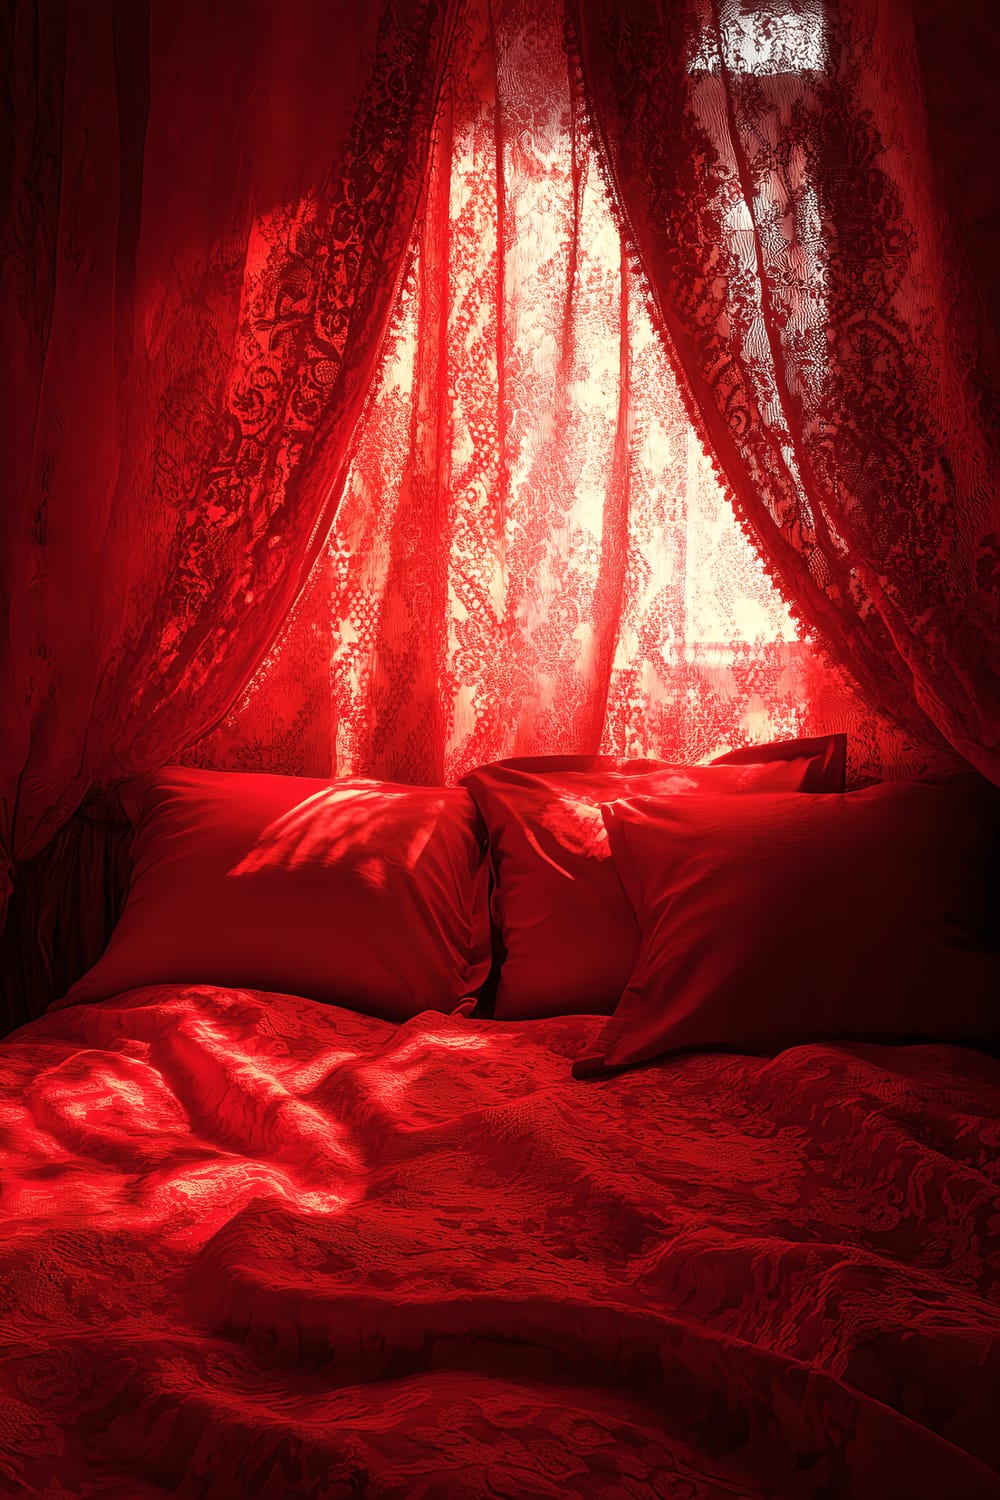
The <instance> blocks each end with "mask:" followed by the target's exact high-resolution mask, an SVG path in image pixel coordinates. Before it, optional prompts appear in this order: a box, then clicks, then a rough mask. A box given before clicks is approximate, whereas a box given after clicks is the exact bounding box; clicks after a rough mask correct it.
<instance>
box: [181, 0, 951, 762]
mask: <svg viewBox="0 0 1000 1500" xmlns="http://www.w3.org/2000/svg"><path fill="white" fill-rule="evenodd" d="M541 9H542V12H543V13H542V14H540V13H539V11H540V8H539V7H537V6H535V5H533V4H530V3H528V0H500V3H498V4H495V5H493V6H492V7H488V6H486V5H484V4H481V3H469V4H467V5H465V6H464V8H463V9H462V12H461V17H460V22H459V26H458V30H457V35H456V39H455V43H454V49H453V52H452V62H451V67H450V69H449V73H448V79H447V84H446V89H445V93H444V96H443V98H442V102H441V106H440V109H439V115H438V120H437V133H436V146H435V151H434V154H433V157H432V161H431V165H430V173H429V180H428V183H427V187H426V194H425V201H424V207H423V212H422V214H421V216H420V219H419V222H418V223H417V225H416V227H415V230H414V234H413V238H412V242H411V247H410V257H409V263H408V271H407V275H406V278H405V282H404V285H403V287H402V290H401V294H400V298H399V302H398V305H397V308H396V314H395V318H394V321H393V324H392V326H391V329H390V332H389V335H388V337H387V339H386V343H385V347H384V350H383V356H382V365H381V376H380V379H379V382H378V385H377V388H376V390H375V391H374V392H373V397H372V399H371V401H370V403H369V406H368V408H367V412H366V415H365V417H364V419H363V422H362V426H361V431H360V435H359V440H358V445H357V448H356V451H355V457H354V462H353V466H352V470H351V474H350V478H349V480H348V483H347V486H346V490H345V494H344V499H343V502H342V504H341V506H340V508H339V510H338V512H337V518H336V522H335V526H334V531H333V534H332V537H331V542H330V547H329V549H328V552H327V553H326V555H325V556H324V558H322V559H321V560H320V562H319V563H318V564H317V568H316V570H315V572H314V575H313V579H312V580H311V583H310V586H309V588H308V589H307V590H306V593H305V595H304V596H303V599H302V600H301V601H300V606H299V609H298V611H297V613H296V616H295V617H294V619H293V621H292V622H291V624H290V626H289V628H288V631H287V632H286V634H285V637H284V638H283V640H282V641H279V643H278V644H277V646H276V648H275V650H274V651H273V652H272V653H271V656H270V657H269V660H268V662H267V663H266V664H265V668H264V670H263V671H262V673H261V674H259V676H258V679H257V681H256V682H255V683H254V684H253V685H252V687H251V689H250V690H249V692H248V693H247V694H246V695H245V696H244V699H243V701H242V703H241V704H240V705H239V706H238V709H237V711H236V712H235V713H234V714H233V715H231V716H230V720H229V723H228V725H226V726H224V727H223V729H222V730H221V731H220V734H219V736H217V737H216V739H215V740H214V742H213V743H212V744H211V745H210V746H208V747H202V753H203V754H204V753H207V754H212V755H215V756H218V755H219V754H220V753H221V754H227V755H229V756H231V757H232V758H233V759H234V760H235V762H236V763H239V764H244V765H248V766H249V765H254V764H261V763H263V762H261V761H260V759H259V755H260V750H259V744H260V736H261V733H262V732H263V733H264V734H267V733H270V734H271V735H272V739H271V741H270V744H269V753H270V754H271V755H272V756H273V755H274V754H275V753H276V752H277V753H278V754H279V755H280V754H282V753H287V754H288V755H289V756H290V757H291V760H290V764H289V769H300V770H311V771H316V772H321V771H329V772H331V773H333V772H336V773H338V774H358V773H365V774H374V775H382V776H389V777H396V778H400V779H404V780H413V781H426V782H436V781H440V780H454V779H455V778H457V777H458V776H460V775H462V774H463V773H464V772H465V771H467V770H468V769H470V768H471V767H472V766H474V765H476V764H479V763H481V762H483V761H487V760H491V759H496V758H499V757H501V756H505V755H510V754H542V753H547V752H591V751H598V750H602V751H605V752H610V753H614V754H619V755H654V756H662V757H665V758H669V759H684V760H700V759H706V758H708V757H710V756H712V755H714V754H717V753H719V752H720V751H723V750H726V749H728V748H731V747H734V746H737V745H742V744H745V743H747V742H752V741H761V740H767V739H771V738H777V737H782V736H792V735H795V734H797V733H812V732H818V731H820V730H824V729H828V728H843V727H845V726H849V727H850V729H851V740H852V756H853V764H852V771H853V775H854V777H855V779H857V778H858V777H863V776H865V775H877V774H883V773H885V772H886V771H887V769H888V770H891V766H892V763H893V761H896V762H902V763H903V764H905V765H907V766H909V767H910V768H911V769H912V768H913V767H914V766H915V765H918V764H925V763H926V761H927V757H928V752H927V751H926V750H925V749H922V748H918V747H916V746H914V745H913V744H911V743H909V742H907V741H906V740H905V738H904V737H903V736H902V735H901V734H900V732H899V731H897V730H895V729H894V728H893V727H891V726H889V725H887V724H885V723H884V722H882V721H881V720H879V719H878V718H877V717H876V716H874V715H873V714H871V712H870V711H868V710H867V709H865V708H864V707H862V706H861V705H860V703H859V702H858V700H857V698H856V697H855V695H854V692H853V689H852V687H851V685H850V683H849V681H848V679H847V677H846V676H845V674H844V673H843V672H841V671H838V670H834V669H833V668H831V667H830V666H829V664H828V663H826V661H825V660H824V659H823V658H822V657H821V656H820V655H819V653H818V652H817V650H816V648H815V647H814V646H813V645H812V644H811V642H810V641H809V639H808V638H807V636H806V635H805V633H804V631H803V630H802V628H801V627H800V626H798V625H797V623H796V622H795V621H794V620H793V619H792V617H791V614H790V613H789V610H788V608H787V606H786V604H785V603H784V601H783V599H782V598H781V597H780V595H779V594H778V593H777V591H776V589H775V587H774V585H773V584H772V582H771V581H770V579H769V578H768V576H767V573H766V572H765V569H764V567H763V565H762V564H761V562H760V561H759V558H758V556H757V554H756V553H755V551H754V550H753V548H752V546H751V544H750V543H749V541H748V540H747V538H746V537H745V536H744V534H743V532H742V530H741V528H740V526H739V524H738V523H737V521H736V519H735V517H734V515H733V511H732V507H731V504H730V501H729V499H728V498H727V496H726V495H725V494H724V493H723V490H722V488H721V487H720V485H719V482H718V481H717V478H716V475H715V473H714V471H713V468H712V464H711V463H710V461H709V460H708V458H707V457H706V456H705V453H704V451H703V449H702V447H701V445H700V443H699V441H698V439H697V437H696V435H695V431H694V428H693V426H692V423H691V421H690V420H689V417H688V413H687V410H686V407H685V401H684V399H683V397H682V393H681V390H680V388H679V386H678V382H677V379H676V377H675V375H674V372H673V370H672V368H671V363H670V360H669V359H668V357H667V354H666V352H665V348H664V345H663V342H662V341H661V339H660V338H659V336H658V334H657V333H656V332H655V331H654V327H653V323H652V321H651V317H650V309H649V307H648V306H647V297H646V292H645V289H644V284H643V281H642V277H641V274H640V273H639V271H638V268H636V267H633V266H630V264H629V262H628V259H627V257H626V254H625V251H624V249H623V243H622V236H621V234H620V232H619V228H618V226H617V224H616V221H615V217H614V215H613V213H612V209H611V204H610V200H609V196H608V192H607V189H606V185H605V183H604V181H603V180H602V175H601V172H600V170H599V166H598V161H597V156H596V153H595V149H594V146H593V143H592V135H591V131H590V127H589V122H588V121H587V119H586V118H585V114H584V110H583V108H582V104H581V98H582V95H581V90H580V87H579V81H578V80H577V79H576V77H575V76H574V72H573V68H572V65H571V63H570V61H569V59H568V57H567V49H566V42H565V37H564V34H563V18H562V16H561V14H560V13H559V10H558V9H557V8H555V7H553V8H551V9H547V8H541ZM800 31H801V33H802V34H801V35H799V34H796V37H795V38H794V39H793V40H794V41H795V46H794V47H791V50H789V44H788V38H787V35H786V34H785V32H784V31H781V30H779V31H778V32H776V33H775V36H774V37H773V38H772V39H771V41H770V42H768V41H767V40H766V38H765V39H764V41H762V40H761V36H760V33H759V32H756V33H755V32H753V30H752V29H751V30H748V31H747V34H746V36H745V37H744V39H743V53H742V54H739V60H740V62H741V65H742V66H745V67H746V68H747V69H751V68H752V69H754V70H756V73H757V75H758V76H760V75H765V76H766V75H767V74H769V73H770V74H774V75H779V81H780V75H781V74H782V71H783V70H786V69H788V68H789V67H792V66H804V65H811V64H810V59H812V60H813V63H815V61H816V60H817V59H818V58H819V57H820V56H821V53H822V47H823V34H822V27H821V26H820V25H819V23H818V21H817V19H816V17H815V15H811V16H806V17H804V18H803V21H802V26H801V27H800ZM737 50H738V49H737ZM743 54H745V55H743ZM710 61H711V60H710V59H709V62H708V63H705V64H704V66H701V65H698V66H700V67H701V71H702V72H703V73H704V74H705V75H706V76H708V75H710V73H711V67H710ZM799 166H800V169H801V163H800V164H799ZM800 219H801V222H800V224H799V235H798V243H799V246H800V250H801V261H802V264H801V265H800V266H799V267H798V270H799V274H800V275H801V277H802V279H803V281H804V283H806V284H807V285H808V287H809V299H810V300H808V302H807V303H804V305H808V311H809V318H810V319H811V323H812V325H814V326H819V325H820V324H821V322H822V314H823V307H822V277H821V275H820V273H819V269H818V260H819V256H820V252H821V245H820V243H819V224H818V209H817V203H816V195H815V192H810V191H808V190H807V191H806V192H805V193H804V194H803V195H802V200H801V211H800ZM678 232H679V233H681V234H683V233H685V232H686V226H685V224H684V223H680V224H679V225H678ZM723 232H724V233H725V235H726V236H727V237H728V240H729V242H730V244H731V245H732V247H733V249H734V253H736V254H737V255H743V254H744V253H745V251H746V246H745V245H744V241H746V242H748V243H749V242H751V241H752V233H753V227H752V224H750V225H748V224H745V223H744V222H743V220H742V219H741V218H740V217H739V214H738V212H736V210H735V209H734V217H733V218H732V220H731V222H727V223H725V224H724V225H723ZM814 375H815V378H816V379H817V380H821V379H822V377H823V369H822V368H816V369H815V371H814ZM306 683H308V684H310V688H309V696H308V710H307V711H305V712H304V711H303V701H304V700H303V693H304V691H305V689H304V684H306ZM283 704H284V705H285V706H284V710H283V709H282V705H283ZM303 735H308V736H309V745H308V749H307V751H306V753H305V754H303V747H302V737H303ZM280 736H283V737H284V741H285V743H284V746H282V745H281V744H280V743H278V739H279V737H280Z"/></svg>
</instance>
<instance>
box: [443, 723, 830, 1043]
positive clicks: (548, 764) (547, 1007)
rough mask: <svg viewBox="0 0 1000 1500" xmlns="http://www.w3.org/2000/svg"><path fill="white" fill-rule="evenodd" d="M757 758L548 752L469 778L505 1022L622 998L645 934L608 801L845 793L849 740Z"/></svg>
mask: <svg viewBox="0 0 1000 1500" xmlns="http://www.w3.org/2000/svg"><path fill="white" fill-rule="evenodd" d="M749 753H750V752H748V751H744V752H739V753H738V754H739V755H740V756H742V755H746V754H749ZM754 753H756V755H757V757H758V758H757V760H756V761H755V762H753V763H751V764H718V765H713V766H674V765H668V764H666V763H665V762H663V761H655V760H616V759H614V758H613V757H612V756H583V755H577V756H563V757H556V756H543V757H536V758H529V759H520V760H506V761H498V762H496V763H495V764H494V765H489V766H480V767H479V769H478V770H476V771H472V772H471V773H470V774H469V775H468V776H466V777H464V778H463V785H465V786H467V787H468V788H469V791H470V792H471V793H472V795H473V797H474V798H475V801H476V804H477V806H478V808H479V810H480V812H481V813H482V815H483V819H484V821H485V823H486V826H487V828H488V830H489V837H490V856H491V860H492V864H493V879H494V891H493V921H494V925H495V928H496V929H497V932H498V938H499V943H500V950H501V955H502V961H503V962H502V968H501V970H500V976H499V986H498V990H497V995H496V1005H495V1009H494V1015H495V1016H496V1017H497V1018H498V1019H500V1020H524V1019H530V1018H533V1017H540V1016H556V1015H567V1014H573V1013H579V1012H583V1013H591V1014H597V1015H610V1013H611V1011H612V1010H613V1009H614V1007H615V1005H616V1004H617V1003H618V1000H619V998H620V997H621V993H622V990H623V989H624V988H625V985H626V983H627V982H628V977H629V975H630V974H631V972H632V968H633V965H634V963H635V960H636V956H637V954H638V951H639V929H638V926H637V925H636V921H635V917H634V916H633V914H632V910H631V908H630V906H629V904H628V901H627V900H626V898H625V893H624V892H623V890H622V888H621V882H620V881H619V879H618V876H617V875H616V873H615V870H614V867H613V865H612V863H611V860H610V858H609V849H608V844H607V838H606V835H605V832H604V824H603V823H602V821H601V813H600V806H601V803H602V802H606V801H608V800H609V799H611V798H614V797H627V796H630V795H632V794H634V793H637V792H655V793H658V794H661V795H663V794H667V793H670V794H687V793H691V792H700V791H705V790H708V789H711V790H713V791H717V792H726V793H730V792H760V791H797V790H804V789H806V788H808V789H809V790H814V791H831V792H833V791H842V790H843V785H844V759H845V740H844V736H843V735H828V736H825V737H823V738H821V739H811V740H792V741H789V742H787V743H786V744H782V745H764V746H759V747H757V750H756V751H755V752H754ZM726 759H727V760H728V759H729V757H726Z"/></svg>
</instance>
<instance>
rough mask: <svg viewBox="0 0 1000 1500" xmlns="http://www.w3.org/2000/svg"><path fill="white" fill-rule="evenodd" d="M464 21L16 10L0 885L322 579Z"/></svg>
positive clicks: (363, 8) (1, 550)
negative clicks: (305, 586)
mask: <svg viewBox="0 0 1000 1500" xmlns="http://www.w3.org/2000/svg"><path fill="white" fill-rule="evenodd" d="M451 24H452V23H451V12H450V7H449V5H448V4H447V3H445V0H442V3H440V4H439V3H437V0H427V3H420V0H386V3H385V4H372V3H370V0H352V3H349V4H338V5H333V6H332V5H329V4H328V3H326V0H293V3H291V4H288V3H285V4H282V5H281V6H277V5H275V4H273V3H272V0H240V3H239V4H237V3H225V0H219V3H206V0H129V3H115V0H88V3H86V4H84V3H82V0H81V3H73V0H69V3H63V4H60V3H58V0H34V3H32V0H18V3H17V4H16V5H15V6H14V7H13V8H12V9H8V11H7V14H6V18H5V23H4V25H5V33H4V38H5V48H4V67H5V71H6V81H7V83H8V88H7V90H6V93H5V103H4V108H5V111H6V113H5V117H4V118H3V120H0V133H2V134H3V136H4V138H5V139H6V140H9V141H10V142H12V144H13V152H12V177H11V181H10V183H9V184H8V188H9V204H10V209H9V217H8V221H7V224H6V230H5V249H4V255H3V257H2V259H0V277H2V281H0V298H2V301H0V330H2V347H3V349H4V359H5V365H6V369H5V377H6V380H7V390H6V393H5V401H4V404H3V415H2V423H3V425H2V429H0V447H2V450H3V455H4V460H3V461H4V466H5V481H4V504H3V509H2V514H0V527H2V534H0V567H2V575H0V577H2V588H3V600H2V603H3V611H2V636H0V639H2V643H3V647H4V655H3V662H2V668H0V701H2V702H3V706H4V725H3V730H4V732H3V737H2V743H0V798H2V826H0V848H2V852H0V891H2V889H3V886H4V885H5V884H6V882H7V877H8V874H9V871H10V859H11V858H13V859H15V860H17V859H21V858H25V857H27V856H30V855H32V854H33V853H35V852H36V851H37V850H38V849H40V848H41V847H42V846H43V845H44V844H45V843H46V841H47V840H48V839H49V838H50V837H51V835H52V834H53V832H54V831H55V830H56V829H57V828H58V827H59V826H60V824H61V823H62V822H63V821H64V820H65V818H66V817H67V816H68V815H69V814H70V813H71V812H72V810H73V809H74V808H75V807H76V806H77V805H78V804H79V803H80V801H81V799H82V798H83V797H84V795H85V794H86V792H87V789H88V788H90V787H92V786H93V785H95V784H101V783H107V782H111V781H113V780H114V779H115V778H117V777H120V776H121V775H123V774H128V773H130V772H132V771H134V770H137V769H140V768H142V767H143V766H145V765H148V764H152V763H155V762H162V761H163V760H166V759H169V758H172V757H175V756H176V755H177V754H178V753H179V752H180V751H181V750H182V749H183V747H184V746H185V745H186V744H188V743H189V742H190V741H192V740H194V739H197V738H198V737H199V735H201V734H203V733H204V732H205V730H206V729H208V728H209V727H210V726H211V725H212V723H213V722H214V721H216V720H217V719H218V718H219V717H220V715H221V714H223V713H224V712H225V710H226V709H227V708H228V706H229V704H230V703H231V702H232V700H233V698H234V697H235V696H236V694H237V693H238V692H239V691H240V689H241V688H242V686H243V685H244V683H245V682H246V681H247V679H248V677H249V676H250V675H251V673H252V672H253V671H254V669H255V668H256V666H257V664H258V663H259V661H260V659H261V657H262V655H263V654H264V652H265V651H266V649H267V647H268V646H269V644H270V643H271V641H272V640H273V637H274V635H275V633H276V631H277V630H278V627H279V625H280V624H281V622H282V620H283V619H284V618H285V616H286V614H287V612H288V610H289V607H290V605H291V603H292V601H293V600H294V598H295V596H296V594H297V592H298V590H299V589H300V587H301V585H302V582H303V580H304V579H305V578H306V576H307V574H308V572H309V569H310V567H311V565H312V562H313V560H314V558H315V556H316V554H317V552H318V550H319V548H320V546H321V545H322V543H323V542H324V540H325V538H326V535H327V532H328V529H329V523H330V520H331V518H332V515H333V512H334V509H335V506H336V503H337V501H338V499H339V496H340V492H341V489H342V484H343V476H344V473H345V472H346V467H347V463H348V461H349V456H350V441H351V435H352V433H353V430H354V427H355V424H356V421H357V418H358V415H359V413H360V411H361V408H362V405H363V403H364V400H365V397H366V395H367V392H368V388H369V385H370V383H371V378H372V372H373V370H374V368H375V362H376V357H377V351H378V347H379V343H380V339H381V335H382V331H383V327H384V324H385V321H386V317H387V314H388V312H389V310H390V308H391V306H392V303H393V297H394V294H395V289H396V283H397V279H398V275H399V270H400V265H401V260H402V255H403V251H404V249H405V246H406V243H407V238H408V235H409V232H410V228H411V225H412V221H413V217H414V213H415V210H416V206H417V202H418V199H419V195H420V193H421V190H422V185H423V181H424V162H425V159H426V154H427V150H428V148H429V139H430V130H431V124H432V120H433V115H434V106H435V99H436V94H437V88H438V84H439V76H440V72H441V68H442V66H443V60H444V58H445V56H446V55H447V50H448V42H449V35H450V27H451ZM0 904H2V902H0Z"/></svg>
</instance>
